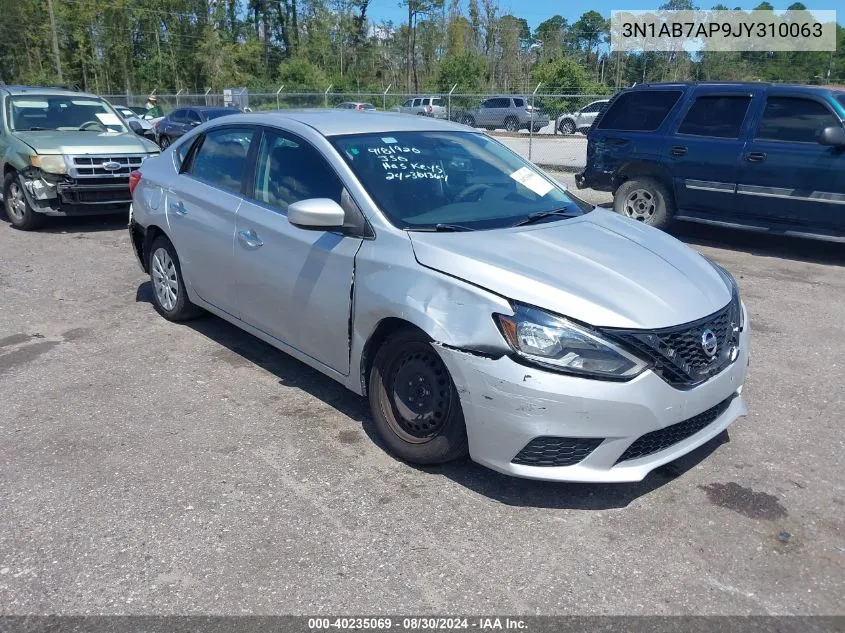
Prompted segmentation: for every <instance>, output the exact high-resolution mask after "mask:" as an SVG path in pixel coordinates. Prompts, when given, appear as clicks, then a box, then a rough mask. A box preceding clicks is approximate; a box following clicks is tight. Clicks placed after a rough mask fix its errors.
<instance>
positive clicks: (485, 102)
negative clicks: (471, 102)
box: [481, 99, 493, 108]
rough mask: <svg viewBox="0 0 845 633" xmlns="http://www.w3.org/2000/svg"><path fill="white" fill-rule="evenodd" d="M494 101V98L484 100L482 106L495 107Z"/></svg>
mask: <svg viewBox="0 0 845 633" xmlns="http://www.w3.org/2000/svg"><path fill="white" fill-rule="evenodd" d="M492 102H493V99H487V101H482V102H481V107H482V108H492V107H493V106H492Z"/></svg>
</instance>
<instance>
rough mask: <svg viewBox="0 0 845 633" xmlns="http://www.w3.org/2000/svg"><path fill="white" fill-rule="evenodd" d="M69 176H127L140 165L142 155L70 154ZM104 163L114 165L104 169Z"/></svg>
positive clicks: (85, 177)
mask: <svg viewBox="0 0 845 633" xmlns="http://www.w3.org/2000/svg"><path fill="white" fill-rule="evenodd" d="M70 160H71V168H70V176H72V177H73V178H84V179H86V180H87V179H89V178H121V177H122V178H128V177H129V174H130V173H131V172H133V171H134V170H136V169H138V168H139V167H140V166H141V163H142V162H143V160H144V156H139V155H127V154H119V155H106V154H102V155H101V154H97V155H93V154H90V155H89V154H86V155H82V156H71V157H70ZM104 165H109V166H110V167H114V166H115V165H116V167H115V168H113V169H106V168H105V167H104Z"/></svg>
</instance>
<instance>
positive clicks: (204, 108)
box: [174, 105, 241, 114]
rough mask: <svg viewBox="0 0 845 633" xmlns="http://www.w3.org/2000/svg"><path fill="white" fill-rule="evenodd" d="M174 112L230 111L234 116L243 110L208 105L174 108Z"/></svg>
mask: <svg viewBox="0 0 845 633" xmlns="http://www.w3.org/2000/svg"><path fill="white" fill-rule="evenodd" d="M174 110H196V111H197V112H213V111H216V110H230V111H231V112H232V114H237V113H238V112H240V111H241V110H240V109H239V108H227V107H226V106H207V105H183V106H178V107H177V108H174Z"/></svg>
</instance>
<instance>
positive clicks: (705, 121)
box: [678, 95, 751, 138]
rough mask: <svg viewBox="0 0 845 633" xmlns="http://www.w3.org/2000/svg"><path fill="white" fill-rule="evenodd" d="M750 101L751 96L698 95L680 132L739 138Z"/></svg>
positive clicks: (679, 128)
mask: <svg viewBox="0 0 845 633" xmlns="http://www.w3.org/2000/svg"><path fill="white" fill-rule="evenodd" d="M750 103H751V97H738V96H727V95H713V96H707V97H698V98H697V99H696V100H695V103H693V104H692V107H691V108H690V109H689V111H688V112H687V114H686V116H685V117H684V120H683V121H682V122H681V125H680V126H679V127H678V134H690V135H692V136H716V137H719V138H739V131H740V129H741V128H742V122H743V121H745V113H746V112H747V111H748V105H749V104H750Z"/></svg>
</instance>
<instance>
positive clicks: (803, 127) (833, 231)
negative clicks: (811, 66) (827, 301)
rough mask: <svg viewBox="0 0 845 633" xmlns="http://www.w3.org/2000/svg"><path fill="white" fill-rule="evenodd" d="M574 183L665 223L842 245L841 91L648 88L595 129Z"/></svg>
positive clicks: (613, 106) (610, 110)
mask: <svg viewBox="0 0 845 633" xmlns="http://www.w3.org/2000/svg"><path fill="white" fill-rule="evenodd" d="M576 183H577V185H578V187H579V188H584V187H590V188H593V189H598V190H601V191H612V192H613V198H614V200H613V204H614V208H615V210H616V211H617V212H619V213H622V214H624V215H627V216H628V217H631V218H634V219H637V220H641V221H642V222H645V223H646V224H650V225H652V226H656V227H659V228H665V227H666V226H668V224H669V223H670V222H671V221H672V220H687V221H694V222H703V223H707V224H717V225H722V226H730V227H736V228H743V229H752V230H759V231H765V232H769V233H782V234H787V235H800V236H805V237H815V238H821V239H829V240H834V241H842V242H845V90H837V89H831V88H822V87H815V86H787V85H777V84H764V83H674V84H643V85H640V86H635V87H633V88H630V89H627V90H624V91H622V92H620V93H619V94H617V95H616V96H615V97H614V98H613V100H612V101H611V102H610V104H609V105H608V106H607V108H605V110H604V112H603V113H602V114H600V115H599V117H598V118H597V119H596V121H595V123H594V124H593V126H592V128H591V129H590V132H589V141H588V145H587V166H586V169H585V170H584V171H583V172H581V173H580V174H577V175H576Z"/></svg>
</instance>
